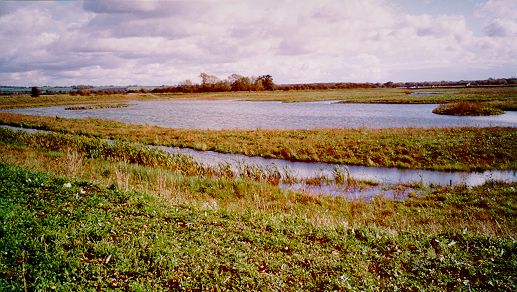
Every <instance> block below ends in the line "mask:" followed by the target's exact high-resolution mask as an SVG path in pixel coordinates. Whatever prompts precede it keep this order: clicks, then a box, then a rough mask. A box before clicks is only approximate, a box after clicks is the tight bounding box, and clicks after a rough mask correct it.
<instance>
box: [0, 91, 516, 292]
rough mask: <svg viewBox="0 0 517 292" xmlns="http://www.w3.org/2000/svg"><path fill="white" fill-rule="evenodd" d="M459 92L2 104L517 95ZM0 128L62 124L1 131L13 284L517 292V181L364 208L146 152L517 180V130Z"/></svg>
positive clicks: (12, 287)
mask: <svg viewBox="0 0 517 292" xmlns="http://www.w3.org/2000/svg"><path fill="white" fill-rule="evenodd" d="M433 91H435V90H433ZM444 91H445V92H447V93H446V94H444V95H431V96H410V95H408V94H406V92H405V91H404V90H400V89H383V90H350V91H344V90H343V91H337V90H336V91H306V92H260V93H254V92H250V93H247V92H246V93H235V94H230V95H228V94H226V93H225V94H224V95H223V94H199V95H181V94H180V95H112V96H89V97H79V96H74V97H71V96H65V95H63V96H44V97H40V98H38V99H34V98H30V97H28V96H18V97H5V98H0V107H1V108H12V107H24V106H45V105H56V104H61V105H65V104H67V105H78V104H94V105H95V106H101V107H102V106H104V105H103V104H112V103H124V102H128V101H131V100H134V99H162V98H232V99H233V98H237V99H250V100H267V99H269V100H282V101H286V102H287V101H288V102H294V101H307V100H317V99H321V100H328V99H336V100H347V101H350V102H358V101H363V102H379V101H382V102H402V101H404V102H432V103H442V102H444V103H445V102H454V101H456V99H457V98H458V95H460V96H462V98H463V99H468V100H471V101H477V102H492V103H494V102H498V103H499V104H505V105H509V104H511V103H513V102H515V99H516V94H517V91H516V90H515V89H513V88H500V89H447V90H444ZM343 97H346V98H343ZM0 123H1V124H9V125H14V126H23V127H32V128H37V129H45V130H51V131H54V133H49V134H28V133H19V132H14V131H10V130H6V129H0V149H1V153H2V154H1V155H0V221H1V222H2V224H1V227H0V290H2V291H23V290H25V291H31V290H38V291H39V290H58V291H69V290H74V291H76V290H77V291H82V290H92V289H95V290H116V289H122V290H130V291H148V290H158V291H160V290H229V289H232V290H288V291H299V290H341V291H342V290H357V291H364V290H366V291H369V290H389V291H391V290H426V291H444V290H508V291H511V290H516V289H517V281H516V279H515V276H514V275H516V274H517V241H516V240H515V234H516V233H517V216H516V214H517V204H516V202H517V201H516V197H517V183H502V182H495V181H491V182H488V183H486V184H484V185H481V186H478V187H473V188H467V187H465V186H457V187H445V186H434V187H423V186H419V190H420V191H421V193H419V194H411V195H410V196H409V198H406V199H403V200H388V199H384V198H381V197H378V198H375V199H373V200H372V201H369V202H366V201H361V200H348V199H345V198H342V197H330V196H316V195H310V194H305V193H300V192H293V191H285V190H283V189H281V188H280V187H279V186H278V183H279V178H278V177H277V175H276V174H275V173H271V172H267V171H266V172H265V171H262V170H260V169H249V171H247V172H245V174H244V175H241V176H236V175H235V174H233V173H232V172H231V171H229V170H228V169H225V168H224V167H223V168H210V167H206V166H202V165H199V164H198V163H196V162H195V161H193V160H192V159H190V158H188V157H186V156H182V155H176V156H167V155H164V154H163V153H161V152H159V151H156V150H151V149H148V148H145V147H142V146H140V145H139V144H135V143H143V144H154V145H171V146H181V147H191V148H195V149H199V150H215V151H219V152H225V153H242V154H246V155H256V156H263V157H277V158H284V159H290V160H301V161H325V162H340V163H351V164H359V165H375V166H397V167H405V168H428V169H449V170H450V169H454V170H473V169H514V170H515V169H517V149H516V147H515V145H517V131H515V129H514V128H436V129H402V130H401V129H384V130H369V129H327V130H307V131H301V130H282V131H280V130H253V131H238V130H232V131H201V130H178V129H165V128H160V127H151V126H143V125H129V124H124V123H119V122H112V121H104V120H95V119H89V120H86V121H85V120H75V119H63V118H53V117H31V116H23V115H16V114H10V113H0ZM105 138H109V139H114V140H115V141H116V142H115V143H111V142H106V141H105V140H104V139H105ZM346 179H353V178H346ZM336 181H337V180H336ZM386 187H387V188H393V189H394V190H396V189H399V188H402V187H404V186H386Z"/></svg>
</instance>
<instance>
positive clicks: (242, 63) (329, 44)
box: [0, 0, 517, 86]
mask: <svg viewBox="0 0 517 292" xmlns="http://www.w3.org/2000/svg"><path fill="white" fill-rule="evenodd" d="M200 72H207V73H209V74H213V75H217V76H219V77H220V78H226V77H227V76H229V75H230V74H232V73H239V74H242V75H248V76H257V75H262V74H271V75H272V76H273V78H274V80H275V82H276V83H304V82H332V81H338V82H387V81H424V80H429V81H431V80H461V79H465V80H471V79H486V78H489V77H494V78H498V77H514V76H516V75H517V0H329V1H312V0H306V1H305V0H295V1H281V0H260V1H242V0H235V1H232V0H230V1H215V0H213V1H112V0H99V1H84V2H82V1H0V84H2V85H24V86H29V85H38V86H42V85H73V84H91V85H129V84H140V85H162V84H167V85H171V84H176V83H178V82H181V81H182V80H185V79H191V80H192V81H194V82H199V77H198V76H199V73H200Z"/></svg>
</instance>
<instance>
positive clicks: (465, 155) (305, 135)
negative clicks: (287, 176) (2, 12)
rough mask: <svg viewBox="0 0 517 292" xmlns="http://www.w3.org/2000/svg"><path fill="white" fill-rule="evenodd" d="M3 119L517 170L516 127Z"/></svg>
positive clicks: (261, 152) (287, 155)
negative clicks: (215, 127)
mask: <svg viewBox="0 0 517 292" xmlns="http://www.w3.org/2000/svg"><path fill="white" fill-rule="evenodd" d="M0 123H2V124H7V125H12V126H23V127H30V128H36V129H42V130H51V131H56V132H62V133H73V134H78V135H84V136H90V137H101V138H109V139H117V140H121V141H127V142H139V143H142V144H152V145H165V146H178V147H189V148H193V149H198V150H213V151H217V152H222V153H239V154H244V155H249V156H262V157H268V158H280V159H288V160H296V161H314V162H329V163H343V164H356V165H370V166H387V167H404V168H427V169H442V170H443V169H448V170H481V169H517V148H516V147H515V145H517V130H516V129H515V128H432V129H415V128H405V129H320V130H222V131H206V130H183V129H167V128H161V127H156V126H143V125H130V124H125V123H120V122H114V121H105V120H98V119H86V120H81V119H65V118H51V117H41V116H39V117H37V116H25V115H17V114H11V113H0Z"/></svg>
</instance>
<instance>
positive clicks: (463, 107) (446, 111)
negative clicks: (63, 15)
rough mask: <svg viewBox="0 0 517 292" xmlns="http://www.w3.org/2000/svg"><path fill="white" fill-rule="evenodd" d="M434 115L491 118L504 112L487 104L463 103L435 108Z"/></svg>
mask: <svg viewBox="0 0 517 292" xmlns="http://www.w3.org/2000/svg"><path fill="white" fill-rule="evenodd" d="M433 113H435V114H439V115H453V116H491V115H501V114H503V113H504V111H503V110H502V109H499V108H496V107H492V106H489V105H488V104H485V103H477V102H466V101H462V102H454V103H447V104H442V105H440V106H439V107H437V108H435V109H434V110H433Z"/></svg>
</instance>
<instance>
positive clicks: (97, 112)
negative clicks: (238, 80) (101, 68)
mask: <svg viewBox="0 0 517 292" xmlns="http://www.w3.org/2000/svg"><path fill="white" fill-rule="evenodd" d="M436 106H437V105H436V104H364V103H338V102H337V101H319V102H299V103H282V102H274V101H267V102H262V101H261V102H257V101H239V100H172V101H171V100H168V101H135V102H131V103H130V106H129V107H127V108H104V109H94V110H74V111H68V110H65V106H54V107H43V108H24V109H11V110H6V111H9V112H14V113H21V114H29V115H43V116H52V117H54V116H55V117H67V118H86V117H95V118H101V119H112V120H118V121H122V122H128V123H134V124H148V125H157V126H162V127H168V128H191V129H257V128H261V129H314V128H365V127H366V128H403V127H419V128H428V127H460V126H472V127H492V126H501V127H517V112H507V113H505V114H503V115H499V116H487V117H458V116H445V115H436V114H433V113H432V110H433V109H434V108H435V107H436Z"/></svg>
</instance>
